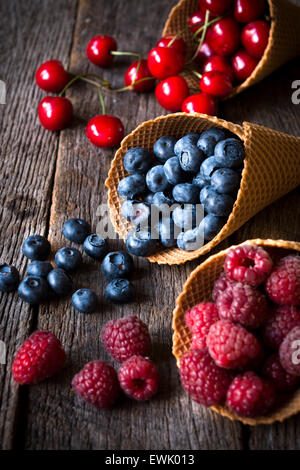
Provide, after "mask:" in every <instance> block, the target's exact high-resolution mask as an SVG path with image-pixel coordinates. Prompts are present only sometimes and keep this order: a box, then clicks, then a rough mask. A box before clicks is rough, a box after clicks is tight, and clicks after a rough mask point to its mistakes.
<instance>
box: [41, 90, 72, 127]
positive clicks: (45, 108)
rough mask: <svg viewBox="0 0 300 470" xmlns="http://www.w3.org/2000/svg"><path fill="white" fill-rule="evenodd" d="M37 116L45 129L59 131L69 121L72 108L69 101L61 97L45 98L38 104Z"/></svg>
mask: <svg viewBox="0 0 300 470" xmlns="http://www.w3.org/2000/svg"><path fill="white" fill-rule="evenodd" d="M38 115H39V119H40V122H41V124H42V126H43V127H44V128H45V129H48V131H59V130H60V129H64V128H65V127H67V125H68V124H69V122H70V121H71V119H72V116H73V106H72V103H71V101H70V100H68V99H67V98H63V97H62V96H46V97H45V98H44V99H42V101H41V102H40V104H39V107H38Z"/></svg>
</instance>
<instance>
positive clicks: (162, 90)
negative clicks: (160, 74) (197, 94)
mask: <svg viewBox="0 0 300 470" xmlns="http://www.w3.org/2000/svg"><path fill="white" fill-rule="evenodd" d="M188 94H189V89H188V86H187V83H186V81H185V79H184V78H182V77H179V76H176V77H168V78H167V79H166V80H164V81H162V82H160V83H159V84H158V85H157V86H156V88H155V96H156V99H157V101H158V102H159V104H160V105H161V106H162V107H163V108H165V109H167V110H168V111H173V112H176V111H180V109H181V105H182V102H183V101H184V100H185V98H186V97H187V96H188Z"/></svg>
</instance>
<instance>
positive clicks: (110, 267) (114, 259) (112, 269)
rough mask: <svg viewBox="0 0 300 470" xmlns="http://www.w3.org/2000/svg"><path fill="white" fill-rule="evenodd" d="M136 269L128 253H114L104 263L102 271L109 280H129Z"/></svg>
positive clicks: (108, 255)
mask: <svg viewBox="0 0 300 470" xmlns="http://www.w3.org/2000/svg"><path fill="white" fill-rule="evenodd" d="M133 269H134V264H133V259H132V257H131V256H130V254H129V253H126V251H112V252H111V253H108V254H107V255H106V256H105V258H104V260H103V261H102V265H101V271H102V274H103V275H104V276H105V277H107V279H110V280H113V279H121V278H124V277H125V278H127V277H129V276H130V275H131V273H132V271H133Z"/></svg>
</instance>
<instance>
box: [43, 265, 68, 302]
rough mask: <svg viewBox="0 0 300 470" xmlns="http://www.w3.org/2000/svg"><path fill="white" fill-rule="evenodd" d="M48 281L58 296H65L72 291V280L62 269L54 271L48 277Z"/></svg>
mask: <svg viewBox="0 0 300 470" xmlns="http://www.w3.org/2000/svg"><path fill="white" fill-rule="evenodd" d="M47 281H48V284H49V286H50V287H51V289H52V290H53V291H54V292H55V293H56V294H57V295H60V296H65V295H68V294H69V293H70V292H71V290H72V280H71V278H70V277H69V276H68V274H67V273H66V272H65V271H64V270H63V269H61V268H56V269H52V271H50V273H49V274H48V276H47Z"/></svg>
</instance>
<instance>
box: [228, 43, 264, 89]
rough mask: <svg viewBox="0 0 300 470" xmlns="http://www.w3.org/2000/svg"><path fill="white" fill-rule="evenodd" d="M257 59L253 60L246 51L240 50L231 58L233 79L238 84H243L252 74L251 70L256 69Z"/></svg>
mask: <svg viewBox="0 0 300 470" xmlns="http://www.w3.org/2000/svg"><path fill="white" fill-rule="evenodd" d="M258 62H259V61H258V60H257V59H253V57H251V56H250V55H249V54H248V53H247V52H246V51H244V50H243V49H241V50H240V51H238V52H236V54H235V55H234V56H233V58H232V67H233V71H234V75H235V78H236V79H237V80H238V81H239V82H243V81H244V80H246V79H247V78H248V77H250V75H251V74H252V72H253V70H254V69H255V68H256V67H257V64H258Z"/></svg>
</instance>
